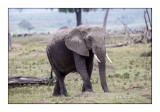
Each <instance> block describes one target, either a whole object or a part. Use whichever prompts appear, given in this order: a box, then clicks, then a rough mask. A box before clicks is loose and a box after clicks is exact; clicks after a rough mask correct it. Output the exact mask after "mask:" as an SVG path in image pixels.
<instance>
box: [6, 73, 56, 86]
mask: <svg viewBox="0 0 160 112" xmlns="http://www.w3.org/2000/svg"><path fill="white" fill-rule="evenodd" d="M53 82H54V77H53V78H52V79H51V78H49V77H46V76H43V77H34V76H21V75H17V76H9V77H8V85H10V86H19V85H24V84H31V85H33V84H39V85H47V84H51V83H53Z"/></svg>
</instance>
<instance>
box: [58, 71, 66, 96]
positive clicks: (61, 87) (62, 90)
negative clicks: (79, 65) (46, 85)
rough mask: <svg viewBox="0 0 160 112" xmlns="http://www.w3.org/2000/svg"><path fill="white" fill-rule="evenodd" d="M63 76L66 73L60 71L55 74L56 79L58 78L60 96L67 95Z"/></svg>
mask: <svg viewBox="0 0 160 112" xmlns="http://www.w3.org/2000/svg"><path fill="white" fill-rule="evenodd" d="M65 76H66V74H64V73H60V74H59V75H57V79H58V82H59V86H60V92H61V95H62V96H68V93H67V89H66V86H65V83H64V78H65Z"/></svg>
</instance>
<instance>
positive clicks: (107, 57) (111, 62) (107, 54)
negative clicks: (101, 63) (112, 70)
mask: <svg viewBox="0 0 160 112" xmlns="http://www.w3.org/2000/svg"><path fill="white" fill-rule="evenodd" d="M106 57H107V59H108V60H109V62H110V63H112V61H111V59H110V58H109V56H108V54H107V53H106Z"/></svg>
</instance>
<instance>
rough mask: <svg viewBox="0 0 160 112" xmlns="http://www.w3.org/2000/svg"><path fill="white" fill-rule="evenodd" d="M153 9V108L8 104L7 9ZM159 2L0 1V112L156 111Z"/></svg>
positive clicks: (138, 0)
mask: <svg viewBox="0 0 160 112" xmlns="http://www.w3.org/2000/svg"><path fill="white" fill-rule="evenodd" d="M47 7H48V8H70V7H80V8H124V7H125V8H146V7H147V8H153V9H152V12H153V13H152V14H153V16H152V18H153V19H152V20H153V43H152V44H153V57H152V59H153V66H152V67H153V68H152V70H153V72H152V75H153V80H152V81H153V82H152V84H153V91H152V93H153V94H152V95H153V100H152V101H153V104H108V105H107V104H100V105H96V104H92V105H90V104H86V105H82V104H80V105H77V104H70V105H69V104H63V105H52V104H48V105H47V104H45V105H42V104H8V86H7V83H8V70H7V69H8V45H7V44H8V8H47ZM159 9H160V6H159V2H158V0H157V1H154V0H132V1H129V0H110V1H106V0H96V1H95V0H79V1H76V0H64V1H62V0H57V1H55V0H26V1H24V0H5V1H3V2H2V1H1V6H0V15H1V19H0V32H1V35H0V39H1V41H0V42H1V44H0V45H1V46H0V51H1V57H0V62H1V63H0V68H1V70H0V71H1V84H0V106H1V111H2V110H3V111H12V112H31V111H39V112H47V111H55V112H59V111H63V112H66V111H69V112H72V111H74V112H76V111H84V110H86V111H90V112H101V111H102V112H103V111H106V112H111V111H116V112H117V111H118V112H119V111H123V112H128V111H129V112H137V111H140V112H142V111H145V112H151V111H156V112H157V111H158V110H160V109H159V108H158V106H159V105H158V104H159V99H160V97H159V96H160V92H159V91H160V89H159V85H160V84H159V82H160V81H159V80H160V74H159V68H160V65H159V62H160V60H159V59H160V58H159V57H160V53H159V52H160V51H159V45H160V34H159V32H160V24H159V21H160V15H159V11H160V10H159Z"/></svg>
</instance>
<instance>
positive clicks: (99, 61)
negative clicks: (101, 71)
mask: <svg viewBox="0 0 160 112" xmlns="http://www.w3.org/2000/svg"><path fill="white" fill-rule="evenodd" d="M95 58H96V60H97V61H98V62H99V63H100V62H101V61H100V60H99V59H98V57H97V55H95Z"/></svg>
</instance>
